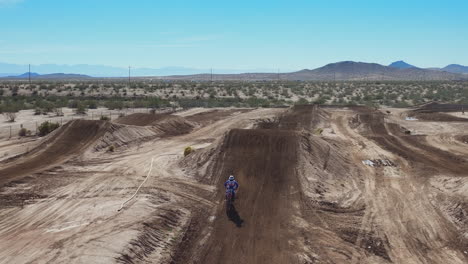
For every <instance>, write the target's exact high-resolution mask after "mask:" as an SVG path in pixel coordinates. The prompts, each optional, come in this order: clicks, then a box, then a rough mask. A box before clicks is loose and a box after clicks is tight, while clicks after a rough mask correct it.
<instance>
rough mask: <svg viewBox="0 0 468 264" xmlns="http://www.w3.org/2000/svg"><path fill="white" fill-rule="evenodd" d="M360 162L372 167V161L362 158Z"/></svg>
mask: <svg viewBox="0 0 468 264" xmlns="http://www.w3.org/2000/svg"><path fill="white" fill-rule="evenodd" d="M362 164H364V165H367V166H371V167H374V162H372V161H370V160H363V161H362Z"/></svg>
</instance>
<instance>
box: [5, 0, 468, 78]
mask: <svg viewBox="0 0 468 264" xmlns="http://www.w3.org/2000/svg"><path fill="white" fill-rule="evenodd" d="M467 14H468V1H466V0H465V1H461V0H460V1H457V0H454V1H450V0H448V1H430V0H429V1H428V0H426V1H420V0H412V1H409V0H406V1H401V0H393V1H378V0H373V1H359V0H354V1H351V0H348V1H345V0H343V1H339V0H327V1H325V0H323V1H320V0H317V1H313V0H308V1H307V0H289V1H274V0H270V1H254V0H250V1H244V0H237V1H222V0H217V1H203V0H199V1H195V0H194V1H182V0H170V1H169V0H165V1H158V0H152V1H151V0H135V1H129V0H127V1H118V0H79V1H63V0H60V1H59V0H22V1H21V0H0V62H7V63H18V64H27V63H31V64H45V63H57V64H103V65H112V66H122V67H124V66H127V65H132V66H134V67H152V68H159V67H166V66H184V67H194V68H210V67H213V68H215V69H216V68H220V69H221V68H223V69H265V68H268V69H277V68H280V69H282V70H284V71H287V70H296V69H303V68H316V67H319V66H323V65H324V64H327V63H330V62H336V61H343V60H355V61H365V62H377V63H381V64H389V63H390V62H392V61H395V60H400V59H403V60H405V61H407V62H409V63H411V64H414V65H417V66H420V67H431V66H437V67H440V66H445V65H447V64H450V63H458V64H464V65H467V64H468V15H467Z"/></svg>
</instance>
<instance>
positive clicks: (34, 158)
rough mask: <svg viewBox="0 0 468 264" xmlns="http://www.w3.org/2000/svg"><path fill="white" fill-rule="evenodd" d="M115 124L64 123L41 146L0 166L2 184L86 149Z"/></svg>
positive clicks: (80, 121)
mask: <svg viewBox="0 0 468 264" xmlns="http://www.w3.org/2000/svg"><path fill="white" fill-rule="evenodd" d="M110 125H111V124H110V123H109V122H105V121H95V120H94V121H93V120H74V121H71V122H68V123H67V124H65V125H63V126H62V127H60V128H59V129H57V130H56V131H54V132H53V133H51V134H50V135H48V136H47V138H46V139H45V140H44V142H42V143H41V144H40V145H39V146H38V147H36V148H35V149H33V150H31V151H30V152H29V153H26V154H25V155H22V156H20V157H18V158H16V159H14V160H12V161H10V162H8V163H6V164H4V165H3V166H2V168H0V186H1V185H3V184H5V183H7V182H9V181H11V180H13V179H15V178H19V177H21V176H25V175H27V174H30V173H34V172H38V171H40V170H43V169H47V168H50V167H53V166H56V165H57V164H60V163H63V162H65V161H67V160H69V159H70V158H72V157H74V156H75V155H78V154H80V153H82V152H83V151H84V150H85V149H87V148H88V147H90V145H91V144H92V143H93V142H96V140H97V139H99V138H100V137H102V136H103V135H104V133H105V132H106V131H107V130H108V127H109V126H110Z"/></svg>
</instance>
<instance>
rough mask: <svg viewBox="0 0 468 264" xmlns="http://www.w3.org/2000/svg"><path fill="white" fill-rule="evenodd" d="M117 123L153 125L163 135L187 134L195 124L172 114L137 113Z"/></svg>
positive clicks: (116, 121)
mask: <svg viewBox="0 0 468 264" xmlns="http://www.w3.org/2000/svg"><path fill="white" fill-rule="evenodd" d="M114 123H117V124H123V125H132V126H148V127H152V128H153V129H154V130H155V131H156V132H157V133H158V134H160V136H161V137H170V136H178V135H183V134H187V133H189V132H190V131H192V130H193V129H194V127H195V124H194V123H192V122H190V121H188V120H187V119H185V118H183V117H180V116H176V115H171V114H147V113H135V114H131V115H128V116H124V117H121V118H119V119H117V120H115V121H114Z"/></svg>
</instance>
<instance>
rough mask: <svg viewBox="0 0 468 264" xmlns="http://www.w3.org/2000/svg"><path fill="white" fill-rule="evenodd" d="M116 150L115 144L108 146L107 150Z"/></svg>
mask: <svg viewBox="0 0 468 264" xmlns="http://www.w3.org/2000/svg"><path fill="white" fill-rule="evenodd" d="M114 150H115V147H114V145H110V146H109V147H108V148H107V151H109V152H114Z"/></svg>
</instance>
